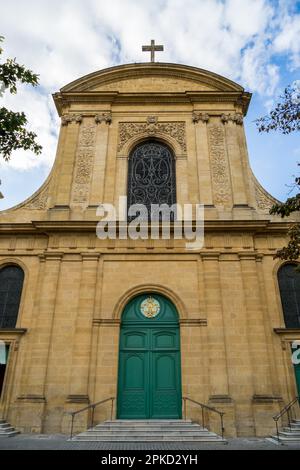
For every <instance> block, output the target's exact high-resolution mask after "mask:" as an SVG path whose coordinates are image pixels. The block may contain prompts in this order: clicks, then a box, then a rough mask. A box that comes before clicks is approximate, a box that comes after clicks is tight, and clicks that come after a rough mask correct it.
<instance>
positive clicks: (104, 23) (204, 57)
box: [0, 0, 300, 210]
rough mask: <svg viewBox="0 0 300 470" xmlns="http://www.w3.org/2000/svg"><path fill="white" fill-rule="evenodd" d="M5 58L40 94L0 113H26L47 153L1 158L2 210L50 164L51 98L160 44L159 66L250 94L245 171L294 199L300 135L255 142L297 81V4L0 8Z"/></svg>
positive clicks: (81, 3)
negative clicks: (258, 122)
mask: <svg viewBox="0 0 300 470" xmlns="http://www.w3.org/2000/svg"><path fill="white" fill-rule="evenodd" d="M0 8H1V9H0V11H1V17H0V35H3V36H5V43H4V49H5V53H4V55H3V59H4V58H6V57H16V58H17V60H18V61H19V62H21V63H24V64H26V65H27V66H28V67H30V68H32V69H33V70H34V71H35V72H36V73H38V74H39V75H40V86H39V87H38V88H36V89H32V88H30V87H21V88H20V90H19V93H18V95H16V96H10V95H9V94H8V93H7V92H6V93H5V94H4V96H3V97H2V98H0V102H1V104H0V105H1V106H7V107H9V108H11V109H13V110H19V111H20V110H23V111H25V112H26V114H27V116H28V119H29V121H30V128H31V129H32V130H34V131H35V132H37V134H38V136H39V141H40V143H41V144H42V145H43V153H42V155H41V156H39V157H35V156H34V155H32V154H31V153H30V152H23V151H18V152H15V153H14V154H13V156H12V159H11V161H10V162H9V164H6V163H4V162H2V160H0V179H1V181H2V185H1V191H2V193H3V194H4V196H5V198H4V199H2V200H0V210H1V209H5V208H8V207H11V206H13V205H15V204H18V203H19V202H22V201H23V200H24V199H25V198H26V197H29V196H30V195H31V194H32V193H33V192H34V191H36V190H37V189H38V188H39V186H40V185H41V184H42V183H43V181H44V180H45V178H46V177H47V175H48V174H49V171H50V170H51V167H52V165H53V161H54V157H55V151H56V144H57V135H58V130H59V120H58V118H57V115H56V111H55V108H54V105H53V102H52V97H51V94H52V93H54V92H55V91H57V90H59V89H60V88H61V87H62V86H63V85H65V84H66V83H69V82H70V81H72V80H74V79H76V78H78V77H80V76H82V75H85V74H87V73H90V72H93V71H95V70H99V69H102V68H105V67H110V66H113V65H118V64H122V63H130V62H142V61H147V60H148V55H146V54H145V53H142V51H141V45H142V44H148V43H149V41H150V39H151V38H155V39H156V42H157V43H163V44H164V46H165V52H163V53H159V54H157V60H159V61H161V62H178V63H183V64H188V65H193V66H197V67H200V68H204V69H207V70H211V71H213V72H216V73H219V74H220V75H224V76H226V77H228V78H230V79H232V80H234V81H237V82H238V83H240V84H241V85H242V86H244V87H245V89H246V90H247V91H251V92H252V93H253V97H252V102H251V105H250V108H249V112H248V115H247V117H246V120H245V129H246V135H247V142H248V150H249V157H250V163H251V166H252V168H253V171H254V173H255V175H256V177H257V178H258V179H259V181H260V182H261V183H262V185H263V186H264V187H265V188H266V189H267V190H268V191H269V192H270V193H271V194H272V195H274V196H275V197H277V198H278V199H281V200H283V199H285V198H286V197H287V195H288V193H289V191H290V188H289V187H288V186H287V185H288V184H291V183H292V181H293V175H295V174H296V172H297V166H296V164H297V162H298V161H300V139H299V135H296V134H293V135H292V134H291V135H288V136H284V135H281V134H277V133H272V134H259V133H258V131H257V129H256V126H255V124H254V119H256V118H257V117H260V116H262V115H264V114H265V113H266V112H267V110H268V109H270V107H272V105H273V104H274V103H275V102H276V98H277V97H278V96H279V95H280V93H281V92H282V90H283V89H284V87H285V86H287V85H288V84H289V83H292V82H293V81H295V80H299V79H300V73H299V71H300V40H299V38H300V1H297V0H285V1H281V0H276V1H275V0H274V1H271V0H222V1H221V0H152V1H151V2H150V1H148V0H110V2H107V1H104V0H64V1H61V0H51V1H50V0H26V1H22V0H10V1H9V2H7V0H0Z"/></svg>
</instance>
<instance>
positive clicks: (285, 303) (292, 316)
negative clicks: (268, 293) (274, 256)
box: [278, 263, 300, 328]
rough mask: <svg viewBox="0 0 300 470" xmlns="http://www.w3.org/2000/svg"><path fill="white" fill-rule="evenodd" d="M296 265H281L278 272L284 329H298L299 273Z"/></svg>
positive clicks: (299, 315) (299, 306)
mask: <svg viewBox="0 0 300 470" xmlns="http://www.w3.org/2000/svg"><path fill="white" fill-rule="evenodd" d="M295 268H296V264H293V263H289V264H285V265H283V266H282V267H281V268H280V269H279V271H278V283H279V290H280V297H281V303H282V309H283V315H284V321H285V326H286V328H300V273H299V272H298V271H296V270H295Z"/></svg>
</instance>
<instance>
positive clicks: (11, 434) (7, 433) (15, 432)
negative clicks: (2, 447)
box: [0, 430, 20, 437]
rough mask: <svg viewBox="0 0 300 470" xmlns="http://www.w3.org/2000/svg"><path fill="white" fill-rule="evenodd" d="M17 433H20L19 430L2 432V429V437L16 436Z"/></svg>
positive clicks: (0, 433)
mask: <svg viewBox="0 0 300 470" xmlns="http://www.w3.org/2000/svg"><path fill="white" fill-rule="evenodd" d="M17 434H20V432H19V431H16V430H14V431H9V432H1V431H0V437H13V436H16V435H17Z"/></svg>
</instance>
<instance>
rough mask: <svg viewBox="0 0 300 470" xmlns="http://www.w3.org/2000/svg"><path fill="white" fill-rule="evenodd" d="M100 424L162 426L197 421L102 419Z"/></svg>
mask: <svg viewBox="0 0 300 470" xmlns="http://www.w3.org/2000/svg"><path fill="white" fill-rule="evenodd" d="M101 424H113V425H119V424H120V425H123V424H129V425H130V426H134V425H135V424H137V425H139V424H143V425H147V426H148V425H149V426H151V425H152V424H159V425H160V426H163V425H164V424H171V425H173V424H196V425H197V423H192V420H191V419H114V420H107V421H104V423H101Z"/></svg>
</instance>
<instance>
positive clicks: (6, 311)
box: [0, 266, 24, 328]
mask: <svg viewBox="0 0 300 470" xmlns="http://www.w3.org/2000/svg"><path fill="white" fill-rule="evenodd" d="M23 281H24V272H23V270H22V269H21V268H20V267H19V266H5V267H4V268H2V269H0V328H15V327H16V323H17V319H18V312H19V306H20V300H21V294H22V288H23Z"/></svg>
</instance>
